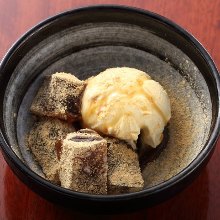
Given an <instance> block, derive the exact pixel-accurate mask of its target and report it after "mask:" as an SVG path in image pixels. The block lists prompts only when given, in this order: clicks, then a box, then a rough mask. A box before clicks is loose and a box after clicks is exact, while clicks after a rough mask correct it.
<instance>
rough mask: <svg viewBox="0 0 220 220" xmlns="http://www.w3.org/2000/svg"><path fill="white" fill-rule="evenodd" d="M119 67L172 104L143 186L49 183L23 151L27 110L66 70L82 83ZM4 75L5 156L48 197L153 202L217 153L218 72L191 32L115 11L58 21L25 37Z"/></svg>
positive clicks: (92, 10) (97, 10) (100, 9)
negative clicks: (97, 188)
mask: <svg viewBox="0 0 220 220" xmlns="http://www.w3.org/2000/svg"><path fill="white" fill-rule="evenodd" d="M114 67H130V68H135V69H138V70H140V71H143V72H145V73H147V74H149V75H150V76H151V77H152V79H153V80H155V81H157V82H159V83H160V84H161V85H162V86H163V88H164V89H165V91H166V92H167V94H168V96H169V98H170V103H171V111H172V112H171V115H172V116H171V119H170V122H169V125H168V127H167V130H168V132H167V133H168V134H167V141H166V143H165V147H164V148H163V149H162V150H161V151H160V154H159V155H157V156H156V158H153V159H152V160H150V161H149V162H148V163H147V164H146V166H145V167H144V169H143V170H142V175H143V179H144V188H143V189H142V190H140V191H138V192H128V193H123V194H122V193H119V194H117V195H95V194H88V193H81V192H77V191H73V190H69V189H66V188H64V187H60V186H58V185H56V184H54V183H50V182H49V181H48V180H46V179H45V178H44V177H43V172H42V169H41V167H40V166H38V164H36V163H35V160H34V159H33V157H32V153H31V152H30V151H28V150H27V148H26V145H25V136H26V134H27V133H28V132H29V131H30V129H31V128H32V127H33V125H34V123H35V117H34V116H33V115H32V114H31V113H30V111H29V110H30V107H31V104H32V102H33V100H34V98H35V96H36V94H37V92H38V90H39V88H40V87H41V85H42V83H43V81H44V79H45V77H46V76H50V75H52V74H54V73H56V72H67V73H73V74H74V75H75V76H76V77H77V78H78V79H79V80H85V79H87V78H89V77H92V76H94V75H96V74H98V73H100V72H103V71H104V70H106V69H108V68H114ZM0 71H1V79H2V80H1V82H0V83H1V88H2V91H1V96H0V97H1V103H2V104H1V106H2V107H1V142H2V151H3V154H4V156H5V159H6V161H7V162H8V164H9V165H10V167H11V168H12V169H13V171H14V172H15V173H16V174H17V175H18V176H19V177H20V178H21V179H22V180H23V181H24V182H25V183H26V184H28V185H29V186H30V187H31V188H32V189H33V190H34V191H36V192H37V193H39V194H40V195H42V196H44V197H46V198H47V199H50V200H53V201H56V202H60V203H62V204H67V205H70V206H73V204H74V205H75V206H76V207H77V206H78V207H82V204H83V205H88V206H89V207H99V206H102V207H103V209H108V208H109V207H111V208H112V207H113V206H114V207H115V209H117V207H118V205H119V204H120V208H121V209H126V208H127V209H130V207H131V206H132V207H135V206H138V207H140V206H147V205H150V204H154V203H157V202H160V201H162V200H164V199H166V198H168V197H169V196H171V195H173V194H175V193H176V192H178V191H179V190H181V189H182V188H183V187H184V186H186V185H187V184H188V183H189V182H190V181H192V180H193V178H194V177H195V176H196V175H197V174H198V173H199V171H200V170H201V168H202V167H203V166H204V165H205V164H206V162H207V161H208V159H209V158H210V156H211V153H212V152H213V150H214V145H215V142H216V140H217V137H218V134H219V76H218V71H217V69H216V67H215V65H214V63H213V61H212V59H211V58H210V56H209V55H208V54H207V52H206V51H205V50H204V48H203V47H202V46H201V45H200V44H199V43H198V42H197V41H196V40H195V39H194V38H193V37H192V36H191V35H190V34H188V33H187V32H186V31H184V30H183V29H182V28H180V27H179V26H177V25H175V24H174V23H172V22H171V21H168V20H167V19H165V18H163V17H161V16H159V15H155V14H153V13H150V12H146V11H142V10H137V9H131V8H125V7H118V6H97V7H88V8H83V9H78V10H73V11H69V12H66V13H63V14H60V15H57V16H55V17H53V18H50V19H48V20H46V21H45V22H43V23H41V24H39V25H38V26H36V27H35V28H33V29H32V30H31V31H30V32H28V33H27V34H26V35H24V36H23V37H22V38H21V39H20V40H19V41H18V42H17V43H16V44H15V45H14V46H13V47H12V48H11V49H10V51H9V52H8V54H7V55H6V56H5V58H4V59H3V61H2V63H1V70H0ZM128 104H129V103H128ZM66 141H68V140H66ZM113 149H115V148H113ZM116 149H118V148H116ZM156 149H157V148H156ZM146 154H147V152H146ZM138 201H142V202H141V203H139V202H138ZM110 204H111V205H110ZM140 204H141V205H140ZM88 206H86V207H88ZM83 207H84V208H85V206H83Z"/></svg>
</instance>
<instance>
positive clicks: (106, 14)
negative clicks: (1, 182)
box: [0, 6, 219, 210]
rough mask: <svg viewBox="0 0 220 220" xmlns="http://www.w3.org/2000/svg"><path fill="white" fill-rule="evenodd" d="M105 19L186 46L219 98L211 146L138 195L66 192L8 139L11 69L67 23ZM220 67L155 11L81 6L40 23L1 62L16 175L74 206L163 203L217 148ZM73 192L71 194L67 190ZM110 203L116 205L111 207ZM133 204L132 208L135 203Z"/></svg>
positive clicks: (45, 194)
mask: <svg viewBox="0 0 220 220" xmlns="http://www.w3.org/2000/svg"><path fill="white" fill-rule="evenodd" d="M88 21H89V22H99V21H102V22H103V21H111V22H112V21H114V22H122V23H123V22H124V23H131V24H136V25H139V26H142V27H144V28H145V27H147V28H148V29H150V30H152V31H154V32H155V33H157V34H158V36H160V37H162V38H164V39H166V40H168V41H169V42H171V43H173V44H174V45H176V46H177V47H179V48H180V49H181V50H183V51H184V52H185V53H186V54H187V55H188V56H189V57H190V58H191V59H192V60H193V61H194V63H195V64H196V65H197V66H198V67H199V69H200V70H201V72H202V73H204V78H205V80H206V82H207V84H208V85H209V88H210V94H211V97H212V103H213V134H212V136H211V138H210V140H209V144H208V146H207V148H206V149H205V150H204V151H203V153H202V155H200V156H199V157H198V158H197V159H196V160H195V161H194V162H193V163H192V164H191V165H190V166H189V167H188V168H187V169H185V170H184V171H183V172H182V173H181V174H180V175H178V176H176V177H175V178H172V180H170V181H167V183H164V184H161V185H160V186H158V187H157V186H156V187H153V188H152V189H148V190H145V191H143V192H139V193H134V194H132V195H124V196H123V195H122V196H121V195H119V196H109V197H105V198H104V197H102V196H100V197H99V196H89V195H86V194H80V193H75V194H74V193H72V194H71V195H70V194H68V193H69V192H70V191H68V190H63V191H60V187H56V186H54V185H52V184H50V183H48V182H47V181H45V180H43V179H42V178H40V177H36V175H33V173H32V172H31V171H30V170H29V169H28V168H27V167H26V166H24V164H23V163H22V162H21V161H20V160H19V159H18V158H17V157H16V155H15V154H14V153H13V152H12V150H10V147H8V143H7V140H6V139H5V136H4V132H5V130H4V122H3V114H2V112H3V104H2V103H3V99H4V91H5V89H6V87H7V83H8V81H9V79H10V74H11V73H12V72H13V70H14V69H15V67H16V65H17V64H18V63H19V61H20V60H21V58H22V57H23V56H24V55H25V54H26V53H27V52H28V51H29V50H30V49H31V48H32V47H33V46H34V45H36V44H37V43H39V42H40V41H41V40H43V39H44V38H45V37H47V36H49V35H51V34H52V33H56V32H57V31H60V30H63V29H65V28H67V27H70V26H73V25H78V24H82V23H85V22H88ZM217 74H218V72H217V69H216V67H215V65H214V63H213V62H212V60H211V58H210V57H209V55H208V54H207V53H206V52H205V50H204V49H203V48H202V47H201V45H200V44H199V43H198V42H196V41H195V39H194V38H193V37H192V36H190V35H188V34H187V33H186V32H185V31H184V30H183V29H181V28H180V27H177V26H176V25H175V24H173V23H172V22H169V21H167V20H166V19H165V18H162V17H160V16H157V15H155V14H152V13H150V12H144V11H141V10H140V11H138V10H137V11H136V10H133V9H126V8H123V7H122V8H120V7H115V6H114V7H110V6H109V7H102V6H99V7H91V8H86V9H79V10H76V11H72V12H66V13H63V14H61V15H58V16H56V17H54V18H51V19H48V20H46V21H44V22H43V23H41V24H40V25H38V26H36V27H34V28H33V29H32V30H31V31H30V32H28V33H27V34H25V35H24V36H23V37H22V38H21V39H20V40H19V41H18V42H17V43H15V45H14V46H13V47H12V48H11V49H10V50H9V52H8V53H7V55H6V56H5V58H4V59H3V61H2V63H1V69H0V87H1V91H0V103H1V105H0V113H1V115H0V124H1V142H2V143H1V145H2V151H3V155H4V157H5V159H6V161H7V163H8V164H9V166H10V167H11V168H12V170H13V171H14V172H15V173H16V175H17V176H18V177H19V178H20V179H21V180H22V181H23V182H25V183H26V184H27V185H28V186H29V187H30V188H31V189H33V190H34V191H35V192H37V193H39V194H40V195H41V196H43V197H45V198H47V199H49V200H52V201H56V202H58V203H61V204H63V205H64V204H66V205H69V206H71V207H73V208H75V207H79V208H81V209H89V207H90V208H91V209H93V208H94V207H95V208H97V209H98V210H100V206H102V207H103V210H105V209H109V208H110V209H111V210H112V209H113V208H115V210H116V209H117V208H118V205H119V204H120V206H121V205H123V207H122V206H121V207H120V209H123V208H125V209H126V207H128V205H132V206H133V207H136V206H138V207H139V208H140V204H142V205H143V206H149V205H152V204H155V203H158V202H161V201H163V200H165V199H167V198H168V197H170V196H172V195H174V194H175V193H176V192H178V191H180V190H181V189H182V188H184V187H185V186H186V185H188V183H189V182H191V181H192V180H193V179H194V177H195V176H196V175H197V174H198V173H199V171H200V170H201V169H202V167H203V166H204V165H205V164H206V163H207V162H208V160H209V158H210V156H211V154H212V152H213V150H214V145H215V142H216V140H217V137H218V135H219V77H218V76H217ZM67 194H68V195H67ZM109 203H111V205H110V206H109ZM129 209H130V208H129Z"/></svg>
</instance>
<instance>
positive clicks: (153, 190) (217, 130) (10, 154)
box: [0, 4, 220, 202]
mask: <svg viewBox="0 0 220 220" xmlns="http://www.w3.org/2000/svg"><path fill="white" fill-rule="evenodd" d="M97 9H114V10H119V11H126V12H129V13H134V14H141V15H144V16H146V17H150V18H153V19H155V20H157V21H159V22H162V23H163V24H165V25H167V26H169V27H170V28H172V29H174V30H175V31H176V32H177V33H178V34H180V35H182V36H183V37H184V38H185V39H186V40H188V41H190V42H191V43H192V44H193V45H194V46H195V47H196V48H197V49H198V51H199V53H200V55H201V56H202V57H203V59H204V60H205V61H206V63H207V66H208V67H209V69H210V70H211V72H212V75H213V77H214V80H215V83H216V91H217V94H218V99H217V106H218V109H217V114H216V121H215V124H214V127H213V131H212V133H211V135H210V137H209V139H208V141H207V143H206V145H205V146H204V148H203V150H202V151H201V152H200V153H199V154H198V155H197V157H196V158H195V159H194V160H193V161H192V162H191V163H190V164H189V165H188V166H187V167H185V168H184V169H183V170H182V171H181V172H180V173H178V174H177V175H176V176H174V177H172V178H170V179H169V180H167V181H165V182H162V183H160V184H158V185H155V186H152V187H150V188H147V189H143V190H141V191H139V192H133V193H126V194H120V195H94V194H87V193H82V192H76V191H72V190H69V189H65V188H63V187H60V186H58V185H55V184H52V183H50V182H49V181H47V180H45V179H44V178H42V177H40V176H39V175H37V174H36V173H35V172H33V171H32V170H31V169H30V168H28V167H27V166H26V165H25V164H24V163H23V162H22V161H21V160H20V159H19V158H18V156H17V155H16V154H15V153H14V151H13V150H12V149H11V147H10V144H9V143H8V141H7V140H6V137H5V135H3V133H2V129H0V143H1V148H2V150H3V152H4V153H5V155H7V159H8V160H10V162H12V163H13V164H14V165H15V167H16V168H17V169H18V170H19V171H21V172H22V173H24V174H25V175H26V176H28V177H29V178H31V179H32V180H34V181H35V182H36V183H38V184H39V185H41V187H44V188H45V187H46V188H47V189H48V190H53V191H54V192H58V193H62V195H64V196H67V197H72V198H77V199H84V200H91V201H93V200H95V201H101V202H110V201H122V200H124V201H125V200H131V199H133V198H135V199H136V198H140V197H143V196H146V195H148V196H149V195H153V194H157V193H159V192H161V191H163V190H166V189H168V188H171V187H172V186H174V185H176V184H177V183H178V182H181V181H182V180H183V179H184V178H185V177H186V176H188V175H189V174H191V173H193V172H194V171H195V170H196V169H197V168H198V167H200V165H201V164H202V163H203V161H205V160H206V159H207V157H208V156H209V154H210V152H211V151H212V150H213V148H214V147H215V143H216V141H217V139H218V136H219V134H220V114H219V109H220V102H219V97H220V76H219V73H218V70H217V67H216V66H215V64H214V61H213V60H212V58H211V56H210V55H209V54H208V52H207V51H206V49H205V48H204V47H203V46H202V44H201V43H200V42H199V41H198V40H197V39H196V38H195V37H194V36H193V35H192V34H190V33H189V32H187V31H186V30H185V29H184V28H182V27H180V26H179V25H177V24H176V23H174V22H173V21H171V20H169V19H167V18H165V17H163V16H161V15H159V14H157V13H154V12H151V11H148V10H144V9H140V8H135V7H131V6H124V5H112V4H108V5H107V4H104V5H89V6H85V7H79V8H74V9H71V10H67V11H64V12H61V13H58V14H56V15H54V16H51V17H49V18H47V19H45V20H43V21H41V22H40V23H38V24H37V25H35V26H34V27H32V28H31V29H30V30H28V31H27V32H26V33H25V34H24V35H23V36H21V37H20V38H19V39H18V40H17V41H16V42H15V43H14V44H13V45H12V47H11V48H10V49H9V50H8V51H7V53H6V54H5V56H4V57H3V59H2V62H1V63H0V75H1V71H2V69H3V67H4V66H5V65H6V64H7V60H8V59H9V58H10V57H11V56H12V55H13V52H14V51H15V50H16V48H18V47H19V45H20V44H22V42H24V41H27V40H28V39H29V38H31V36H32V35H33V34H34V33H35V32H36V31H38V30H40V29H41V28H43V27H45V26H47V25H49V24H50V23H52V22H55V21H56V20H57V19H59V18H61V17H64V16H67V15H69V14H72V13H80V12H82V11H91V10H97ZM1 126H2V125H1Z"/></svg>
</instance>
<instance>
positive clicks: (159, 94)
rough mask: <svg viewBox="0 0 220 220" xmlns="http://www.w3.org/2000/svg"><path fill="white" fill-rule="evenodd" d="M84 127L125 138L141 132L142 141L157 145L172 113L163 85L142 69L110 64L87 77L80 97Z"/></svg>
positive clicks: (130, 140) (134, 139)
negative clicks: (113, 66)
mask: <svg viewBox="0 0 220 220" xmlns="http://www.w3.org/2000/svg"><path fill="white" fill-rule="evenodd" d="M81 113H82V119H83V122H84V124H85V126H86V127H89V128H92V129H94V130H96V131H98V132H101V133H104V134H106V135H110V136H113V137H116V138H119V139H122V140H126V141H128V142H136V141H137V139H138V135H139V134H140V132H141V136H142V141H143V142H144V144H147V145H150V146H152V147H156V146H158V145H159V144H160V143H161V141H162V139H163V130H164V127H165V126H166V124H167V123H168V121H169V120H170V117H171V108H170V100H169V97H168V95H167V93H166V91H165V90H164V89H163V87H162V86H161V85H160V84H159V83H158V82H156V81H154V80H152V79H151V77H150V76H149V75H148V74H146V73H145V72H143V71H140V70H137V69H134V68H128V67H122V68H110V69H107V70H105V71H104V72H102V73H100V74H98V75H97V76H95V77H92V78H90V79H88V85H87V87H86V89H85V92H84V95H83V98H82V110H81Z"/></svg>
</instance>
